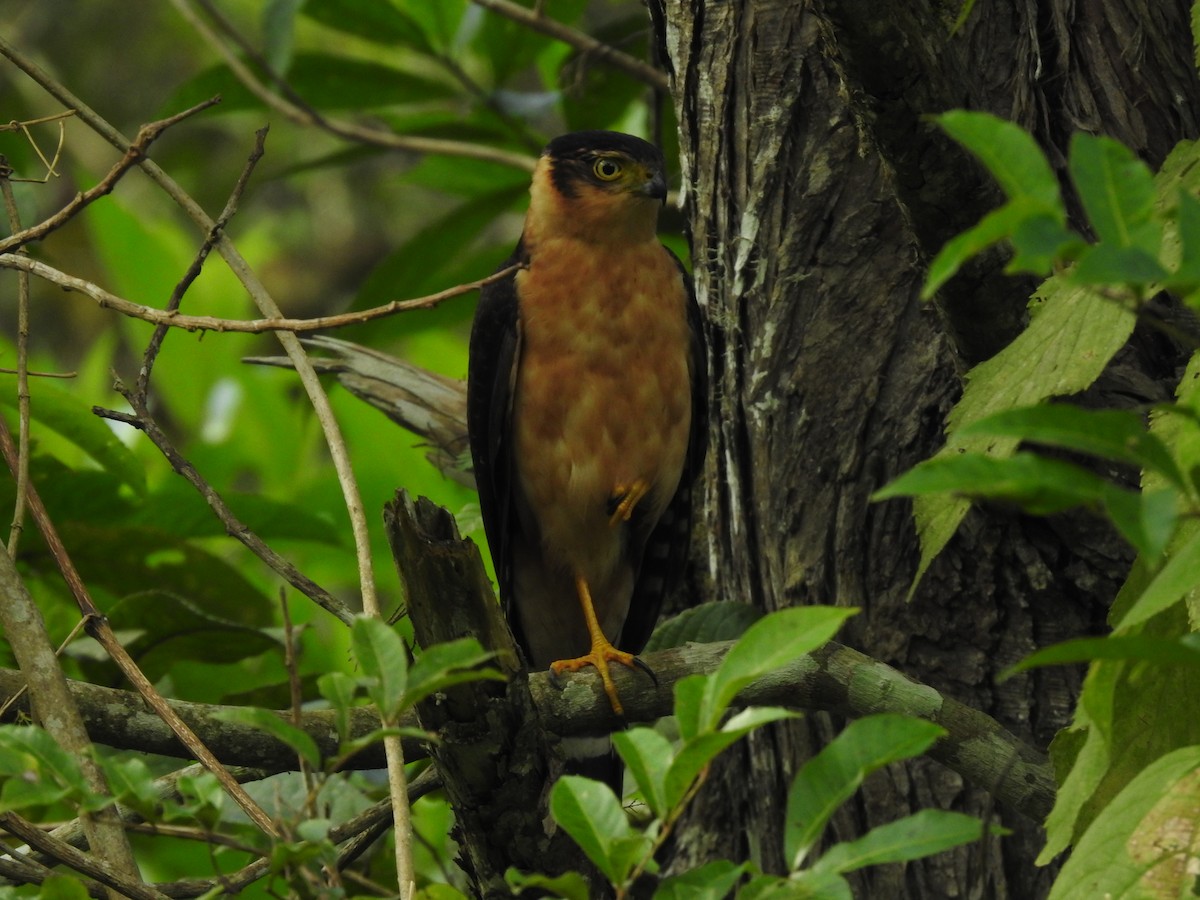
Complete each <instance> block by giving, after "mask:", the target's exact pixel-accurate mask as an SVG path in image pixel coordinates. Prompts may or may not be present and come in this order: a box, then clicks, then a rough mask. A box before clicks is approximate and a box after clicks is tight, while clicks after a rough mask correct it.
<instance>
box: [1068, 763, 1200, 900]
mask: <svg viewBox="0 0 1200 900" xmlns="http://www.w3.org/2000/svg"><path fill="white" fill-rule="evenodd" d="M1198 806H1200V747H1184V748H1181V749H1178V750H1175V751H1173V752H1171V753H1168V754H1166V755H1165V756H1163V757H1161V758H1160V759H1158V760H1155V761H1154V762H1152V763H1150V764H1149V765H1148V766H1146V767H1145V768H1144V769H1143V770H1142V771H1141V772H1139V773H1138V775H1137V776H1136V777H1134V778H1133V779H1132V780H1131V781H1130V782H1129V784H1128V785H1126V786H1125V788H1124V790H1122V791H1121V792H1120V793H1119V794H1118V795H1117V796H1116V797H1115V798H1114V799H1113V800H1112V802H1111V803H1109V804H1108V806H1107V807H1105V809H1104V810H1103V811H1102V812H1101V813H1100V815H1099V816H1097V817H1096V819H1095V820H1094V821H1093V822H1092V824H1091V826H1090V827H1089V828H1088V829H1087V831H1086V832H1084V834H1083V837H1082V838H1081V839H1080V840H1079V842H1078V844H1077V845H1076V847H1075V850H1074V852H1073V853H1072V854H1071V855H1070V857H1068V858H1067V861H1066V863H1065V864H1064V865H1063V868H1062V872H1061V873H1060V874H1059V876H1058V878H1057V879H1055V882H1054V886H1053V887H1052V888H1051V890H1050V900H1092V898H1095V897H1112V898H1114V900H1135V898H1139V900H1140V898H1144V897H1184V896H1187V895H1188V894H1189V893H1190V892H1191V891H1192V890H1193V889H1194V887H1195V882H1196V873H1195V870H1194V861H1195V860H1196V859H1197V858H1198V857H1200V830H1198V825H1200V818H1197V816H1196V809H1197V807H1198Z"/></svg>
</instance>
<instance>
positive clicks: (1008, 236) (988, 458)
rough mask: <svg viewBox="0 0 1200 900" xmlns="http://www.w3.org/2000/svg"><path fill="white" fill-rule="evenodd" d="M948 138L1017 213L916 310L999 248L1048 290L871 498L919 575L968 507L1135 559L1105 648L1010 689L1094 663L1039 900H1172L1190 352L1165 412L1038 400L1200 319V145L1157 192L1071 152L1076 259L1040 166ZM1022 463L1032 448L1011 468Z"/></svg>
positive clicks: (1183, 746)
mask: <svg viewBox="0 0 1200 900" xmlns="http://www.w3.org/2000/svg"><path fill="white" fill-rule="evenodd" d="M940 122H941V124H942V125H943V126H944V127H945V128H946V129H947V131H948V132H949V133H950V134H951V135H952V136H953V137H954V138H955V139H956V140H958V141H960V142H961V143H963V144H964V146H966V147H968V149H970V150H971V151H972V152H974V153H976V154H977V155H978V156H979V157H980V159H981V160H982V161H983V162H984V164H985V165H987V166H988V168H989V170H990V171H991V172H992V174H993V175H994V176H995V177H996V179H997V180H998V181H999V182H1000V183H1001V185H1002V186H1003V187H1004V190H1005V193H1006V194H1007V195H1008V197H1009V203H1008V204H1007V205H1006V206H1005V207H1004V208H1003V209H1002V210H1001V211H998V212H997V213H994V214H992V216H990V217H989V219H985V220H984V222H983V223H980V225H978V226H976V227H975V228H974V229H972V230H971V231H969V232H967V234H966V235H964V236H962V237H960V238H958V239H956V240H955V241H951V242H950V243H949V244H947V246H946V247H945V248H944V249H943V251H942V253H941V254H939V257H938V259H937V260H936V261H935V263H934V265H933V266H931V269H930V276H929V282H928V284H927V287H926V292H927V294H928V295H930V296H932V295H933V294H934V293H935V292H936V290H937V288H938V286H940V285H941V284H942V283H943V282H944V281H945V279H946V278H948V277H950V275H951V274H952V273H953V272H954V271H955V270H957V268H958V267H959V266H960V265H961V264H962V262H964V261H965V260H966V259H967V258H968V257H969V256H970V255H972V254H973V253H976V252H978V251H979V250H980V249H982V248H983V247H984V246H987V245H990V244H991V243H995V242H997V241H1000V240H1006V241H1008V242H1010V243H1011V245H1012V247H1013V251H1014V255H1013V259H1012V262H1011V263H1010V269H1014V270H1023V271H1034V272H1037V273H1039V274H1042V275H1047V274H1049V272H1050V270H1051V269H1052V268H1053V269H1055V270H1056V272H1055V274H1053V275H1052V276H1051V277H1050V278H1049V279H1048V280H1047V281H1046V282H1045V284H1044V285H1043V286H1042V288H1041V289H1040V290H1039V292H1038V294H1037V296H1036V297H1035V301H1034V305H1033V306H1032V307H1031V311H1032V312H1033V313H1034V317H1033V319H1032V321H1031V323H1030V325H1029V327H1028V329H1027V330H1026V331H1025V333H1024V334H1023V335H1022V336H1021V337H1020V338H1019V339H1018V340H1017V341H1014V342H1013V343H1012V344H1011V345H1010V346H1009V347H1008V348H1006V349H1005V350H1004V351H1002V352H1001V353H1000V354H998V355H997V356H996V357H995V358H993V359H992V360H990V361H988V362H987V363H985V364H983V365H981V366H978V367H977V368H976V369H975V370H973V371H972V372H971V373H970V374H969V375H968V387H967V391H966V392H965V393H964V396H963V399H962V401H961V402H960V403H959V405H958V406H957V407H956V408H955V410H954V411H953V412H952V413H951V415H950V418H949V427H950V434H949V437H948V440H947V445H946V448H945V449H944V450H943V451H942V452H941V453H939V454H938V455H937V456H935V457H934V458H933V459H931V460H928V461H926V462H924V463H921V464H920V465H918V466H917V467H915V468H914V469H912V470H911V471H909V472H908V473H906V474H904V475H902V476H901V477H900V478H898V479H896V480H895V481H894V482H892V483H891V484H890V485H887V486H886V487H885V488H883V489H882V490H880V491H879V492H878V493H877V494H876V498H877V499H880V500H883V499H887V498H890V497H897V496H903V495H910V496H914V497H916V498H917V501H918V502H917V503H916V506H915V510H916V514H917V521H918V528H919V530H920V532H921V536H922V543H923V559H922V565H921V570H920V571H921V572H924V570H925V568H926V567H927V566H928V564H929V562H930V561H931V560H932V558H933V557H934V556H935V555H936V554H937V553H938V552H939V551H940V550H941V549H942V547H944V546H945V543H946V541H947V540H948V539H949V538H950V536H951V535H952V534H953V532H954V530H955V528H956V527H957V525H958V523H959V522H960V521H961V520H962V517H963V515H964V514H965V512H966V510H967V508H968V507H969V504H970V502H971V501H972V500H975V501H985V502H1004V503H1009V504H1015V505H1017V506H1019V507H1020V508H1021V510H1022V511H1024V512H1026V513H1028V514H1033V515H1049V514H1053V513H1055V512H1058V511H1061V510H1065V509H1067V508H1070V507H1080V506H1081V507H1085V508H1087V509H1090V510H1092V511H1094V512H1095V513H1097V514H1100V515H1103V516H1104V517H1106V518H1107V519H1108V520H1109V521H1110V522H1111V523H1112V524H1113V525H1114V526H1115V527H1116V529H1117V530H1118V531H1119V532H1120V534H1121V535H1122V536H1123V537H1124V538H1125V539H1126V540H1127V541H1128V542H1129V543H1130V544H1131V545H1132V546H1133V547H1134V548H1135V549H1136V551H1137V553H1138V557H1137V562H1136V564H1135V566H1134V569H1133V571H1132V573H1131V574H1130V576H1129V579H1128V580H1127V582H1126V583H1125V585H1124V587H1123V588H1122V590H1121V593H1120V595H1119V596H1118V598H1117V601H1116V603H1115V604H1114V606H1113V609H1112V613H1111V616H1110V621H1111V624H1112V626H1113V634H1112V635H1111V636H1110V637H1107V638H1093V639H1085V640H1077V641H1072V642H1068V643H1066V644H1062V645H1058V646H1056V647H1049V648H1045V649H1042V650H1040V651H1039V652H1037V653H1035V654H1033V655H1032V656H1031V657H1029V658H1027V659H1026V660H1024V661H1023V662H1022V663H1021V664H1020V665H1018V666H1016V667H1014V668H1013V670H1012V671H1013V672H1016V671H1022V670H1024V669H1028V668H1030V667H1033V666H1040V665H1055V664H1062V663H1066V662H1075V661H1081V660H1084V661H1090V669H1089V675H1088V679H1087V682H1086V686H1085V688H1084V692H1083V695H1082V698H1081V701H1080V704H1079V706H1078V708H1077V709H1076V713H1075V721H1074V723H1073V725H1072V726H1071V727H1070V728H1069V729H1067V730H1065V731H1064V732H1062V733H1060V734H1059V736H1058V737H1057V738H1056V740H1055V743H1054V746H1053V748H1052V753H1053V757H1054V761H1055V765H1056V769H1057V771H1058V775H1059V780H1060V784H1061V788H1060V791H1059V794H1058V798H1057V802H1056V804H1055V807H1054V810H1053V811H1052V813H1051V814H1050V816H1049V818H1048V820H1047V822H1046V828H1047V844H1046V847H1045V849H1044V850H1043V852H1042V855H1041V861H1042V862H1048V861H1050V860H1051V859H1052V858H1054V857H1055V856H1056V855H1057V854H1058V853H1060V852H1062V851H1063V850H1064V849H1066V848H1067V847H1068V846H1070V845H1074V846H1075V848H1076V849H1075V852H1074V854H1073V855H1072V856H1071V857H1070V859H1069V861H1068V863H1067V865H1066V867H1065V868H1064V869H1063V872H1062V874H1061V876H1060V877H1059V879H1058V880H1057V881H1056V883H1055V887H1054V890H1053V892H1052V894H1051V896H1053V897H1085V896H1086V897H1091V896H1098V895H1104V896H1113V897H1133V896H1139V897H1140V896H1177V895H1179V894H1180V893H1181V892H1185V891H1187V890H1190V889H1191V887H1190V885H1192V883H1193V882H1194V874H1186V873H1185V869H1186V867H1187V866H1189V865H1193V866H1194V861H1195V859H1196V849H1195V841H1194V834H1193V833H1192V832H1193V830H1194V829H1191V828H1190V826H1184V827H1183V828H1182V830H1179V829H1178V828H1176V826H1177V825H1179V824H1180V823H1181V822H1183V821H1192V820H1194V818H1195V816H1194V812H1195V808H1196V807H1195V798H1194V796H1193V794H1194V789H1195V785H1194V780H1195V779H1194V776H1195V768H1196V766H1195V761H1194V759H1193V757H1194V754H1195V749H1196V746H1198V745H1200V720H1198V719H1197V718H1196V717H1195V716H1194V715H1191V714H1190V712H1189V710H1192V709H1194V708H1195V704H1196V703H1197V702H1200V676H1198V673H1197V669H1196V666H1195V662H1196V656H1195V653H1194V651H1195V648H1196V643H1195V642H1196V634H1195V633H1194V632H1195V630H1196V623H1197V622H1198V621H1200V618H1198V617H1197V615H1196V613H1197V609H1198V608H1200V607H1197V605H1196V597H1197V595H1198V594H1200V533H1198V530H1197V525H1196V521H1197V517H1198V516H1200V480H1198V479H1197V472H1200V416H1198V415H1197V412H1198V407H1197V402H1198V399H1200V394H1198V393H1197V388H1196V381H1197V376H1198V375H1200V368H1198V367H1200V353H1194V354H1193V356H1192V358H1191V360H1190V362H1189V364H1188V367H1187V370H1186V371H1185V372H1184V374H1183V377H1182V379H1181V380H1180V382H1179V387H1178V391H1177V394H1176V399H1175V402H1174V403H1171V404H1168V405H1164V406H1161V407H1158V408H1156V409H1154V410H1137V411H1128V410H1087V409H1082V408H1077V407H1074V406H1071V405H1068V404H1065V403H1061V402H1060V403H1047V402H1041V401H1045V400H1046V399H1048V398H1051V397H1054V396H1058V395H1062V394H1068V393H1073V392H1075V391H1078V390H1081V389H1083V388H1085V387H1087V385H1088V384H1090V382H1091V380H1092V379H1093V378H1095V377H1096V375H1098V374H1099V372H1100V369H1101V368H1102V367H1103V365H1104V364H1105V363H1106V362H1107V361H1108V360H1109V359H1111V357H1112V355H1113V354H1114V353H1115V352H1116V350H1117V349H1118V348H1119V347H1120V345H1121V344H1122V343H1123V342H1124V340H1125V338H1126V337H1127V336H1128V334H1129V333H1130V329H1131V328H1132V325H1133V322H1134V321H1135V320H1136V318H1137V317H1138V316H1139V315H1140V314H1141V313H1142V311H1143V309H1144V307H1145V304H1146V303H1147V302H1148V301H1149V300H1150V299H1151V298H1153V297H1154V296H1155V295H1157V294H1158V293H1159V292H1160V291H1161V290H1162V289H1163V288H1164V287H1167V288H1170V289H1171V290H1172V291H1173V292H1175V293H1176V294H1177V295H1178V296H1181V297H1182V298H1183V300H1184V302H1185V303H1187V304H1188V305H1189V306H1191V307H1192V308H1193V309H1196V308H1200V307H1197V297H1198V293H1197V289H1198V288H1200V281H1198V279H1197V275H1198V274H1200V267H1198V257H1197V254H1198V253H1200V239H1198V235H1197V226H1198V224H1200V223H1198V222H1197V218H1196V217H1197V212H1198V210H1197V201H1196V200H1195V193H1196V191H1197V189H1198V188H1200V181H1198V180H1197V175H1196V172H1197V167H1196V166H1195V162H1196V159H1197V155H1198V153H1200V147H1198V145H1196V144H1193V143H1183V144H1180V145H1179V146H1178V147H1177V148H1176V149H1175V150H1174V152H1173V153H1172V154H1171V156H1170V157H1169V158H1168V160H1167V161H1166V163H1165V164H1164V165H1163V168H1162V171H1160V172H1159V173H1158V174H1157V175H1155V174H1153V173H1151V172H1150V171H1149V169H1148V168H1147V167H1146V166H1145V165H1144V164H1143V163H1141V162H1140V161H1138V160H1137V159H1136V158H1135V157H1134V156H1133V154H1132V153H1131V152H1130V151H1129V150H1128V149H1127V148H1125V147H1123V146H1121V145H1119V144H1117V143H1116V142H1114V141H1112V140H1109V139H1107V138H1103V137H1094V136H1091V135H1086V134H1077V135H1075V136H1074V138H1073V139H1072V142H1071V150H1070V154H1069V171H1070V175H1071V181H1072V185H1073V187H1074V189H1075V191H1076V192H1077V194H1078V196H1079V199H1080V202H1081V203H1082V206H1083V208H1084V210H1085V212H1086V214H1087V217H1088V222H1089V224H1090V226H1091V229H1092V231H1093V233H1094V234H1095V240H1094V241H1091V242H1088V241H1084V239H1083V237H1082V235H1080V234H1077V233H1072V232H1069V231H1067V230H1065V229H1064V228H1063V227H1062V223H1063V221H1064V220H1063V217H1062V215H1061V211H1062V201H1061V199H1059V197H1058V191H1057V185H1056V184H1054V183H1053V179H1051V180H1050V181H1048V180H1047V178H1046V176H1047V173H1048V172H1049V166H1048V163H1047V162H1046V161H1045V159H1044V158H1043V157H1042V155H1041V152H1040V150H1038V148H1037V147H1036V146H1034V145H1033V144H1032V143H1031V142H1029V141H1027V140H1024V139H1022V138H1021V137H1019V136H1018V134H1016V133H1015V132H1014V130H1013V126H1011V125H1009V124H1007V123H1002V122H999V121H998V120H995V119H993V118H992V117H990V116H986V115H983V114H977V113H963V112H957V113H953V114H948V115H947V116H945V117H942V118H941V119H940ZM1001 149H1003V150H1004V153H1003V154H1001V152H1000V150H1001ZM1002 155H1003V156H1004V158H1003V159H1001V158H1000V157H1001V156H1002ZM1051 188H1053V190H1051ZM989 220H990V221H989ZM998 223H999V224H998ZM1047 223H1050V224H1051V225H1052V226H1053V227H1047ZM1084 310H1090V313H1089V315H1088V317H1087V318H1086V319H1085V318H1084V317H1083V316H1081V315H1080V313H1081V312H1082V311H1084ZM1052 339H1053V342H1054V343H1055V344H1057V347H1051V346H1050V342H1051V340H1052ZM1064 348H1065V350H1066V352H1067V353H1068V354H1069V358H1067V356H1064ZM1072 360H1073V361H1074V362H1073V361H1072ZM1081 360H1086V363H1085V364H1083V365H1080V364H1079V361H1081ZM1068 369H1069V370H1070V374H1069V375H1068V374H1065V373H1066V372H1067V370H1068ZM1147 413H1149V415H1147ZM1019 445H1024V446H1026V447H1027V448H1029V449H1027V450H1022V451H1019V452H1017V448H1018V446H1019ZM1056 451H1057V453H1055V452H1056ZM1063 452H1067V453H1069V454H1070V455H1071V456H1070V460H1071V461H1067V460H1064V459H1062V458H1061V457H1060V455H1059V454H1061V453H1063ZM1050 453H1055V455H1054V456H1051V455H1048V454H1050ZM1122 469H1124V470H1125V471H1129V470H1133V471H1136V472H1137V473H1138V475H1139V476H1140V489H1138V488H1136V487H1134V486H1132V485H1130V483H1129V480H1128V479H1122V480H1121V481H1114V480H1113V477H1112V476H1113V473H1116V472H1120V471H1122ZM1100 473H1103V474H1100ZM918 577H920V576H919V575H918ZM1168 797H1170V798H1171V799H1170V800H1167V799H1166V798H1168ZM1184 807H1187V808H1188V809H1189V810H1190V811H1189V812H1188V813H1185V814H1183V818H1182V819H1170V817H1171V816H1172V815H1174V814H1175V813H1178V812H1179V811H1180V810H1182V809H1183V808H1184ZM1168 819H1170V821H1171V822H1172V823H1173V824H1171V825H1168V824H1167V822H1168ZM1172 829H1175V830H1172ZM1167 831H1170V832H1171V833H1170V834H1167Z"/></svg>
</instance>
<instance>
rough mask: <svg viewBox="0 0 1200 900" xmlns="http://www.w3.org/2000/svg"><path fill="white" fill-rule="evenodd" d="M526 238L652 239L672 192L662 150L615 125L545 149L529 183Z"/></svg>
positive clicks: (563, 138) (564, 138) (560, 139)
mask: <svg viewBox="0 0 1200 900" xmlns="http://www.w3.org/2000/svg"><path fill="white" fill-rule="evenodd" d="M529 192H530V204H529V214H528V216H527V217H526V220H525V230H526V235H525V236H526V240H527V241H533V242H536V240H537V239H538V237H539V236H541V235H549V234H553V235H559V236H571V237H574V238H579V239H583V240H588V241H593V242H597V243H625V242H636V241H644V240H651V239H653V238H654V233H655V228H656V226H657V224H658V210H659V208H660V207H661V206H662V204H663V202H664V201H665V200H666V197H667V180H666V173H665V165H664V163H663V157H662V154H661V153H660V152H659V151H658V149H657V148H656V147H654V145H653V144H649V143H647V142H646V141H643V140H642V139H641V138H636V137H633V136H631V135H628V134H620V133H619V132H615V131H577V132H573V133H571V134H564V135H562V136H561V137H557V138H555V139H554V140H553V141H551V142H550V143H549V144H548V145H547V146H546V149H545V150H543V151H542V155H541V158H540V159H539V160H538V163H537V167H536V169H535V170H534V175H533V183H532V185H531V186H530V189H529Z"/></svg>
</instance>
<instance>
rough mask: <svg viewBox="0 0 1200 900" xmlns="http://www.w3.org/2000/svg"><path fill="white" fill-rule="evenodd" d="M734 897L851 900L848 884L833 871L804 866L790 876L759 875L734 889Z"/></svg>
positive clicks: (761, 899)
mask: <svg viewBox="0 0 1200 900" xmlns="http://www.w3.org/2000/svg"><path fill="white" fill-rule="evenodd" d="M737 898H738V900H854V894H853V892H851V890H850V884H849V882H847V881H846V879H845V878H843V877H842V876H841V875H839V874H838V873H837V872H828V871H824V870H821V871H814V870H813V869H805V870H804V871H803V872H794V873H792V876H791V877H790V878H780V877H779V876H778V875H759V876H758V877H756V878H755V879H754V880H752V881H751V882H750V883H749V884H748V885H746V886H745V887H743V888H742V889H741V890H739V891H738V894H737Z"/></svg>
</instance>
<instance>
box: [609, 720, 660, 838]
mask: <svg viewBox="0 0 1200 900" xmlns="http://www.w3.org/2000/svg"><path fill="white" fill-rule="evenodd" d="M612 742H613V747H615V748H616V751H617V753H619V754H620V755H621V759H623V760H624V761H625V767H626V769H628V770H629V774H630V775H632V776H633V780H634V782H635V783H636V784H637V786H638V790H639V791H641V792H642V797H644V798H645V800H646V805H647V806H649V807H650V811H651V812H652V813H654V815H655V816H657V817H658V818H660V819H663V818H666V815H667V813H668V812H669V811H670V806H669V805H668V803H667V797H666V792H665V788H664V783H665V780H666V775H667V770H668V769H669V768H670V766H671V760H672V759H673V758H674V756H675V750H674V748H672V746H671V742H670V741H668V740H667V739H666V738H665V737H663V736H662V735H661V734H659V733H658V732H657V731H655V730H654V729H653V728H630V729H629V730H627V731H617V732H613V736H612Z"/></svg>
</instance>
